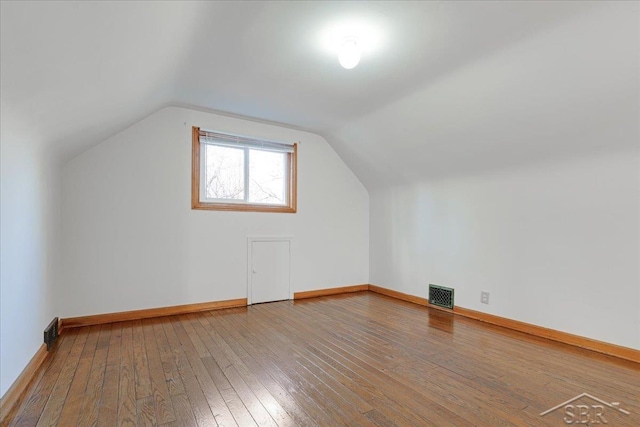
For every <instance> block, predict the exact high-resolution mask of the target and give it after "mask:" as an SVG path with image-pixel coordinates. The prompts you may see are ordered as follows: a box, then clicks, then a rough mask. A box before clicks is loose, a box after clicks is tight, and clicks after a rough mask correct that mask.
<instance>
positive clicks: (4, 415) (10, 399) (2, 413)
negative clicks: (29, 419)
mask: <svg viewBox="0 0 640 427" xmlns="http://www.w3.org/2000/svg"><path fill="white" fill-rule="evenodd" d="M48 355H49V353H47V346H46V345H45V344H42V345H41V346H40V348H39V349H38V351H36V354H35V355H34V356H33V357H32V358H31V360H30V361H29V363H28V364H27V366H26V367H25V368H24V369H23V370H22V372H21V373H20V375H19V376H18V378H16V380H15V381H14V382H13V384H12V385H11V387H9V390H7V392H6V393H5V394H4V396H2V399H0V425H2V426H5V425H8V424H9V423H10V422H11V420H12V419H13V417H14V416H15V414H16V411H17V410H18V408H19V406H20V404H21V403H22V400H23V399H24V396H25V394H26V392H27V390H28V389H29V386H30V385H31V383H32V382H33V380H34V379H35V378H36V374H37V373H38V369H40V367H41V366H42V364H43V363H44V361H45V360H46V359H47V356H48Z"/></svg>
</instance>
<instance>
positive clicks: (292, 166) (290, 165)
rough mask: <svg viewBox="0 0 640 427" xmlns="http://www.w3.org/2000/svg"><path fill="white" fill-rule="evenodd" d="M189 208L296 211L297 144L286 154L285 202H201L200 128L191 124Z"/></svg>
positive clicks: (240, 210)
mask: <svg viewBox="0 0 640 427" xmlns="http://www.w3.org/2000/svg"><path fill="white" fill-rule="evenodd" d="M191 138H192V154H191V209H202V210H210V211H239V212H279V213H296V212H297V210H298V200H297V196H298V144H297V143H295V144H293V153H288V154H287V162H286V168H287V170H286V172H287V175H288V178H289V182H288V186H287V187H288V192H287V202H288V203H287V204H286V205H269V204H263V203H244V202H240V203H238V202H230V203H225V202H202V201H200V150H201V144H200V128H199V127H197V126H193V128H192V132H191Z"/></svg>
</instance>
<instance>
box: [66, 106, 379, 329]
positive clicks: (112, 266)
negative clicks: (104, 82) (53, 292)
mask: <svg viewBox="0 0 640 427" xmlns="http://www.w3.org/2000/svg"><path fill="white" fill-rule="evenodd" d="M194 125H195V126H200V127H202V128H205V129H212V130H218V131H224V132H231V133H236V134H242V135H248V136H255V137H263V138H267V139H272V140H281V141H287V142H295V141H300V146H299V158H298V162H299V163H298V164H299V176H298V212H297V213H296V214H274V213H256V212H216V211H202V210H192V209H191V200H190V197H191V196H190V195H191V187H190V186H191V127H192V126H194ZM63 194H64V196H63V208H62V209H63V214H62V215H63V245H62V251H63V258H64V261H63V268H64V272H63V275H62V278H63V280H62V281H61V284H60V287H59V290H58V291H59V292H60V293H61V294H62V295H64V298H63V299H62V300H61V301H60V312H59V314H60V315H61V316H62V317H71V316H80V315H87V314H98V313H107V312H117V311H123V310H134V309H144V308H150V307H161V306H170V305H178V304H187V303H197V302H205V301H217V300H227V299H233V298H244V297H246V296H247V236H292V237H293V241H292V253H291V263H292V269H291V288H292V291H294V292H297V291H304V290H311V289H321V288H328V287H334V286H344V285H353V284H360V283H368V279H369V223H368V219H369V196H368V193H367V190H366V189H365V188H364V186H363V185H362V184H361V183H360V181H359V180H358V179H357V178H356V177H355V175H353V173H352V172H351V171H350V170H349V169H348V168H347V166H346V165H345V164H344V163H343V162H342V160H341V159H340V158H339V157H338V155H337V154H336V153H335V152H334V151H333V149H332V148H331V147H330V146H329V145H328V144H327V143H326V142H325V141H324V139H322V138H321V137H319V136H317V135H314V134H311V133H306V132H302V131H298V130H292V129H287V128H283V127H278V126H273V125H268V124H264V123H257V122H251V121H248V120H241V119H238V118H232V117H226V116H221V115H216V114H211V113H207V112H201V111H194V110H189V109H184V108H178V107H168V108H165V109H162V110H160V111H159V112H157V113H155V114H153V115H151V116H149V117H147V118H146V119H144V120H142V121H141V122H139V123H137V124H135V125H133V126H132V127H130V128H128V129H127V130H125V131H123V132H121V133H119V134H117V135H116V136H114V137H112V138H110V139H108V140H107V141H105V142H103V143H101V144H99V145H98V146H96V147H94V148H92V149H91V150H89V151H86V152H85V153H83V154H82V155H80V156H78V157H77V158H75V159H73V160H72V161H70V162H69V163H68V164H67V165H65V167H64V170H63Z"/></svg>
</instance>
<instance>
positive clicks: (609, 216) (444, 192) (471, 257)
mask: <svg viewBox="0 0 640 427" xmlns="http://www.w3.org/2000/svg"><path fill="white" fill-rule="evenodd" d="M370 197H371V236H370V238H371V261H370V265H371V281H372V283H374V284H378V285H381V286H385V287H389V288H393V289H397V290H399V291H402V292H406V293H409V294H413V295H419V296H423V297H427V296H428V284H429V283H434V284H440V285H444V286H449V287H453V288H455V298H456V301H455V302H456V305H459V306H461V307H466V308H471V309H474V310H479V311H483V312H488V313H492V314H496V315H499V316H504V317H507V318H510V319H516V320H520V321H524V322H529V323H533V324H535V325H540V326H544V327H548V328H552V329H557V330H561V331H565V332H569V333H573V334H577V335H582V336H586V337H590V338H594V339H597V340H602V341H606V342H609V343H614V344H619V345H623V346H627V347H632V348H636V349H640V321H639V314H640V157H639V151H638V148H633V147H630V148H627V149H618V150H612V151H611V152H602V153H598V154H592V155H589V156H584V157H576V158H572V159H558V160H556V161H553V162H551V161H549V162H545V163H536V164H531V165H528V166H523V167H519V168H513V169H505V170H499V171H493V172H488V173H483V174H477V175H472V176H467V177H459V178H451V179H444V180H440V181H426V182H424V183H415V184H410V185H406V186H397V187H391V188H388V189H381V190H376V191H372V192H370ZM482 290H486V291H489V292H490V293H491V299H490V304H489V305H485V304H481V303H480V292H481V291H482Z"/></svg>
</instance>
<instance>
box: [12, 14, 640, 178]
mask: <svg viewBox="0 0 640 427" xmlns="http://www.w3.org/2000/svg"><path fill="white" fill-rule="evenodd" d="M639 13H640V8H639V6H638V3H633V2H629V3H612V2H608V3H606V2H603V3H594V2H584V3H583V2H400V1H390V2H311V1H309V2H302V1H300V2H178V1H176V2H169V1H165V2H160V1H158V2H151V1H150V2H2V6H1V19H2V21H1V31H2V33H1V43H2V45H1V74H0V79H1V94H2V96H1V100H2V105H1V108H2V125H3V126H9V127H11V128H12V134H24V135H28V137H29V139H30V140H37V141H39V142H41V143H42V144H46V146H47V147H48V148H50V150H51V152H52V154H53V155H56V156H59V157H60V158H61V159H63V160H67V159H69V158H71V157H73V156H75V155H77V154H78V153H80V152H82V151H83V150H86V149H87V148H89V147H91V146H93V145H95V144H97V143H99V142H101V141H103V140H104V139H106V138H108V137H109V136H111V135H113V134H114V133H116V132H118V131H120V130H122V129H124V128H126V127H127V126H128V125H130V124H132V123H134V122H135V121H137V120H139V119H141V118H143V117H145V116H146V115H148V114H150V113H152V112H154V111H156V110H158V109H159V108H161V107H163V106H166V105H187V106H193V107H198V108H204V109H211V110H216V111H222V112H226V113H230V114H236V115H242V116H247V117H252V118H256V119H260V120H265V121H272V122H277V123H282V124H285V125H288V126H293V127H298V128H303V129H307V130H310V131H313V132H316V133H319V134H321V135H323V136H325V138H326V139H327V140H328V141H329V143H331V144H332V145H333V146H334V148H335V149H336V150H337V151H338V153H339V154H341V155H342V157H343V158H344V159H345V161H346V162H347V164H349V166H351V168H352V169H353V170H354V171H355V172H356V174H357V175H358V176H359V177H360V179H361V180H363V182H364V183H365V184H366V185H367V186H369V187H371V186H375V185H381V184H383V183H386V182H390V181H398V182H402V181H405V180H410V179H421V178H425V177H431V176H440V175H444V174H448V173H456V171H470V170H471V171H473V170H476V169H477V170H481V169H483V168H493V167H501V166H509V165H511V164H517V163H519V162H523V161H530V160H531V159H537V158H546V157H549V156H555V155H573V154H575V153H576V152H582V151H586V150H593V149H599V148H602V145H603V141H602V139H601V138H598V136H599V135H598V133H599V132H600V131H602V130H603V129H611V128H615V127H616V126H628V125H630V124H631V125H633V123H635V124H636V126H637V120H638V118H637V117H633V114H634V112H637V111H638V98H639V91H640V85H639V79H640V78H639V77H638V76H639V75H640V70H639V65H638V64H639V60H638V56H639V55H640V54H639V52H640V45H639V41H638V40H639V37H638V35H639V34H638V31H639V24H638V20H639ZM353 18H357V19H360V20H364V21H366V22H369V23H370V24H371V25H372V26H374V27H375V28H377V29H378V30H379V33H380V42H379V45H378V47H377V49H376V50H375V51H374V52H371V53H370V54H369V55H365V56H363V59H362V61H361V63H360V65H359V66H358V67H356V68H355V69H353V70H345V69H343V68H341V67H340V66H339V64H338V62H337V59H336V57H335V55H333V54H331V53H329V52H327V51H326V49H324V48H323V46H322V34H323V31H324V30H326V28H327V27H329V26H331V25H332V23H335V22H339V21H341V20H345V19H353ZM559 140H562V141H565V142H563V143H561V144H559V143H558V141H559ZM631 143H634V144H637V141H627V140H624V141H611V140H608V141H607V142H606V144H609V145H612V144H613V145H616V144H623V145H624V144H631Z"/></svg>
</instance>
